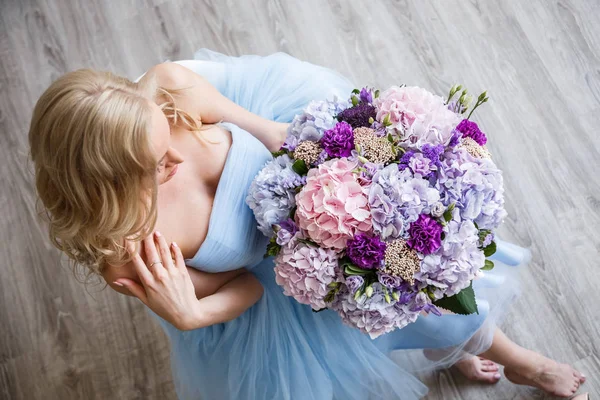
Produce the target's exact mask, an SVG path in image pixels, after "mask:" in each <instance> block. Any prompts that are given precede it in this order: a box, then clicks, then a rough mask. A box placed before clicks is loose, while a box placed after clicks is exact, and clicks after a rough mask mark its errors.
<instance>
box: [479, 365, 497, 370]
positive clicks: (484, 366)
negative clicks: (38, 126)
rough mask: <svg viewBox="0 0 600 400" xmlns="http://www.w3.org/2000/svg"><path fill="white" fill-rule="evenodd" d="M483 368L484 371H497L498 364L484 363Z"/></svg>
mask: <svg viewBox="0 0 600 400" xmlns="http://www.w3.org/2000/svg"><path fill="white" fill-rule="evenodd" d="M481 370H482V371H483V372H496V371H498V366H497V365H495V364H491V365H482V366H481Z"/></svg>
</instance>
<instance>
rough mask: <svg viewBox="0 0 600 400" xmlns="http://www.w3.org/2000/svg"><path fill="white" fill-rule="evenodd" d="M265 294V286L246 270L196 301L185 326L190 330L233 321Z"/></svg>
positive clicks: (184, 328) (184, 327)
mask: <svg viewBox="0 0 600 400" xmlns="http://www.w3.org/2000/svg"><path fill="white" fill-rule="evenodd" d="M262 295H263V287H262V285H261V284H260V282H259V281H258V279H256V277H255V276H254V275H253V274H251V273H250V272H244V273H243V274H241V275H240V276H238V277H237V278H234V279H233V280H231V281H230V282H228V283H226V284H225V285H223V286H222V287H221V288H219V290H217V292H216V293H215V294H213V295H210V296H206V297H204V298H202V299H200V300H198V302H197V303H196V307H195V310H194V312H193V314H192V316H191V318H190V319H189V320H188V321H187V324H185V325H184V326H183V327H180V328H178V329H181V330H189V329H197V328H203V327H206V326H210V325H214V324H221V323H223V322H227V321H231V320H233V319H236V318H237V317H239V316H240V315H242V314H243V313H244V312H245V311H246V310H247V309H248V308H250V307H251V306H252V305H254V304H255V303H256V302H257V301H258V300H259V299H260V298H261V296H262Z"/></svg>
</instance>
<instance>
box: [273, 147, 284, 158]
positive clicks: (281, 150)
mask: <svg viewBox="0 0 600 400" xmlns="http://www.w3.org/2000/svg"><path fill="white" fill-rule="evenodd" d="M284 154H287V150H286V149H279V150H277V151H272V152H271V155H272V156H273V158H276V157H279V156H282V155H284Z"/></svg>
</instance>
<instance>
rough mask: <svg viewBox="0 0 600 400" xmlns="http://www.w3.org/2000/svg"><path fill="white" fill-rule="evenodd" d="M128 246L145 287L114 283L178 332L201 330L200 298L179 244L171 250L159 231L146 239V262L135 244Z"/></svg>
mask: <svg viewBox="0 0 600 400" xmlns="http://www.w3.org/2000/svg"><path fill="white" fill-rule="evenodd" d="M128 246H129V251H130V252H131V253H132V254H134V257H133V260H132V261H133V264H134V266H135V270H136V272H137V274H138V276H139V278H140V281H141V283H142V284H141V285H140V284H138V283H136V282H134V281H133V280H131V279H126V278H120V279H118V280H116V281H115V282H114V283H115V284H116V285H119V286H124V287H126V288H127V289H129V291H130V292H131V293H132V294H133V295H134V296H135V297H137V298H138V299H140V300H141V301H142V302H143V303H144V304H145V305H146V306H148V307H149V308H150V309H151V310H152V311H154V312H155V313H156V314H157V315H159V316H160V317H161V318H163V319H165V320H166V321H168V322H170V323H171V324H172V325H173V326H174V327H176V328H177V329H180V330H190V329H194V328H196V327H198V319H199V318H198V315H197V312H198V308H199V307H198V299H197V298H196V293H195V289H194V284H193V283H192V279H191V278H190V274H189V272H188V270H187V267H186V266H185V262H184V260H183V255H182V254H181V250H180V249H179V247H178V246H177V244H175V243H172V244H171V248H170V249H169V246H168V245H167V242H166V241H165V238H164V237H163V236H162V235H161V234H160V233H159V232H155V233H154V235H150V236H148V237H147V238H146V239H144V253H145V257H146V262H144V260H143V259H142V257H141V256H140V255H139V254H138V253H137V252H136V251H135V248H134V246H133V244H132V243H131V242H129V243H128ZM157 246H158V250H157Z"/></svg>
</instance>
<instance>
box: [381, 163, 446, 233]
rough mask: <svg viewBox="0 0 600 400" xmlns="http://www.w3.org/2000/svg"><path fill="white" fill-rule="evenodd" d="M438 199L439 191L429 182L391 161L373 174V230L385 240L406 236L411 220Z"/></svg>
mask: <svg viewBox="0 0 600 400" xmlns="http://www.w3.org/2000/svg"><path fill="white" fill-rule="evenodd" d="M439 200H440V193H439V192H438V190H437V189H435V188H433V187H431V185H430V183H429V181H426V180H424V179H421V178H419V177H415V176H413V175H412V173H411V172H410V170H408V169H406V170H404V171H399V170H398V168H397V167H396V165H395V164H390V165H388V166H387V167H385V168H382V169H381V170H379V171H378V172H377V173H376V174H375V175H374V176H373V179H372V183H371V188H370V190H369V206H370V208H371V216H372V222H373V230H374V231H375V233H376V234H378V235H379V236H380V237H381V238H382V239H383V240H387V239H388V238H390V239H397V238H406V237H407V230H408V227H409V225H410V223H412V222H414V221H416V220H417V218H419V215H420V214H428V213H429V212H430V211H431V207H432V206H433V205H434V204H435V203H437V202H438V201H439Z"/></svg>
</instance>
